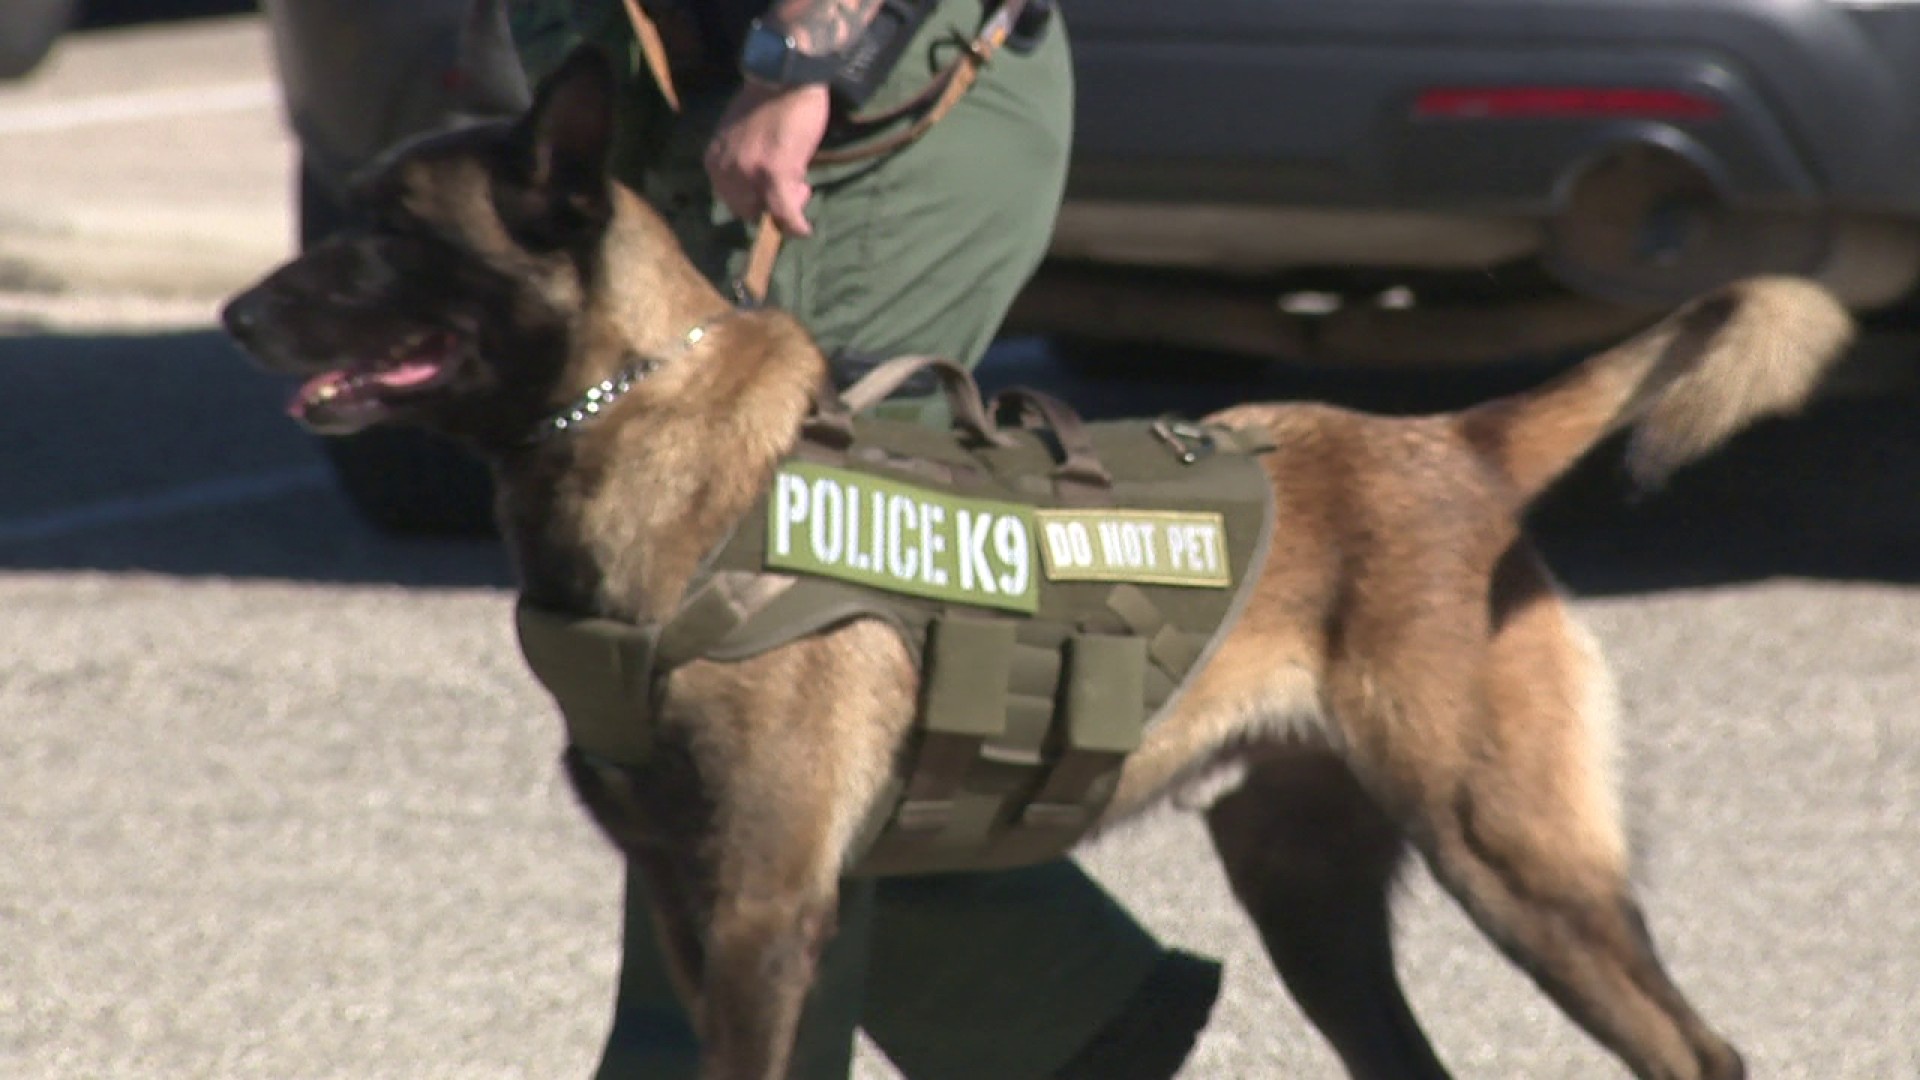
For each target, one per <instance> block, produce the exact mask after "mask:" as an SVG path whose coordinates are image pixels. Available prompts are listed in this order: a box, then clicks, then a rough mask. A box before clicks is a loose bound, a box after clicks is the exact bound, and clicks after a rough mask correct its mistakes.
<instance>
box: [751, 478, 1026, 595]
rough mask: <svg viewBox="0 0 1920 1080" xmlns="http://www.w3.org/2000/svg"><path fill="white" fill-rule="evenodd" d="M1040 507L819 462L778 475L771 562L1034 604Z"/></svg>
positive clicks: (927, 591)
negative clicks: (1036, 524)
mask: <svg viewBox="0 0 1920 1080" xmlns="http://www.w3.org/2000/svg"><path fill="white" fill-rule="evenodd" d="M1033 515H1034V509H1033V507H1030V506H1022V505H1020V504H1019V503H1009V502H998V501H995V500H991V499H971V498H965V497H962V496H959V495H955V494H952V493H951V492H947V491H942V490H940V489H938V488H925V487H920V486H918V485H914V484H906V483H901V482H899V481H897V480H891V479H888V478H885V477H878V476H873V475H870V474H868V473H862V472H855V471H853V470H851V469H840V468H835V467H833V466H830V465H817V464H814V463H812V462H804V461H789V462H787V463H785V464H783V465H781V466H780V468H779V470H778V471H777V472H775V473H774V476H773V494H772V497H771V498H770V499H769V500H768V507H767V566H768V568H770V569H776V570H792V571H797V572H799V573H805V574H818V575H820V576H822V577H830V578H837V579H839V580H841V581H847V582H852V583H854V584H857V585H867V586H871V587H873V588H876V589H882V590H885V591H887V592H898V593H906V594H908V595H911V596H925V597H929V598H932V599H935V600H946V601H951V602H953V603H959V604H972V605H974V606H977V607H990V608H1001V609H1003V610H1007V611H1019V612H1025V613H1027V614H1032V613H1033V612H1034V611H1035V610H1037V609H1038V608H1039V606H1040V584H1039V569H1038V568H1039V564H1040V557H1039V554H1038V553H1037V552H1036V551H1035V550H1034V541H1033V537H1034V527H1033V520H1034V518H1033Z"/></svg>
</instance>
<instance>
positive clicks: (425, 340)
mask: <svg viewBox="0 0 1920 1080" xmlns="http://www.w3.org/2000/svg"><path fill="white" fill-rule="evenodd" d="M459 344H460V339H459V337H458V336H457V335H455V334H453V333H452V332H450V331H446V330H429V331H422V332H420V333H417V334H412V335H409V336H408V337H406V338H405V339H403V340H401V341H399V342H398V343H396V344H395V345H394V346H393V347H392V348H391V349H389V350H387V352H386V354H385V355H384V356H380V357H377V358H375V359H372V360H363V361H358V362H355V363H352V364H349V365H347V366H345V367H341V368H335V369H334V370H332V371H328V372H325V373H323V374H320V375H316V376H314V377H313V378H311V379H308V380H307V381H306V382H305V383H304V384H302V385H301V387H300V389H299V390H298V391H296V392H295V394H294V396H293V400H292V401H291V402H289V403H288V404H287V412H288V414H289V415H291V416H292V417H293V418H294V419H295V420H298V421H299V422H300V423H302V424H304V425H306V426H307V427H309V428H311V429H313V430H314V431H318V432H321V433H324V434H335V435H339V434H346V433H349V432H354V431H358V430H360V429H361V428H364V427H366V426H368V425H369V424H374V423H377V422H379V421H380V420H382V419H383V418H385V417H386V416H387V414H388V413H389V412H390V410H391V405H392V403H393V402H394V401H395V400H397V399H399V398H403V397H406V396H407V395H411V394H417V393H420V392H422V391H425V390H429V389H432V388H433V387H436V386H439V385H440V384H441V383H443V382H445V381H446V378H447V376H448V375H449V374H450V373H451V372H452V370H453V365H454V359H455V355H456V353H457V352H458V349H459Z"/></svg>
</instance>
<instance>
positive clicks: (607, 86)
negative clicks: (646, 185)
mask: <svg viewBox="0 0 1920 1080" xmlns="http://www.w3.org/2000/svg"><path fill="white" fill-rule="evenodd" d="M615 93H616V88H615V85H614V75H613V65H612V63H611V62H610V61H609V60H608V59H607V56H606V54H605V53H603V52H601V51H600V50H599V49H597V48H595V47H593V46H591V45H583V46H580V47H579V48H577V49H575V50H574V51H573V53H572V54H571V55H569V56H568V57H567V59H566V61H565V62H564V63H562V64H561V65H560V67H559V69H558V70H556V71H554V73H553V74H552V75H549V76H548V77H547V78H546V80H545V81H544V82H542V83H541V84H540V89H539V91H538V92H537V93H536V94H535V96H534V102H533V108H532V109H531V110H530V111H529V112H528V113H527V117H526V119H525V120H524V121H523V122H522V133H521V134H522V145H523V146H524V147H525V148H526V153H527V154H528V158H529V160H528V161H527V180H528V184H529V187H530V188H531V190H532V191H533V192H534V193H535V194H537V195H538V196H540V199H541V202H542V203H543V209H544V210H545V211H546V214H547V215H548V222H547V224H548V225H549V226H551V227H556V228H557V230H558V231H561V232H568V231H572V230H573V229H577V228H581V227H593V226H598V225H602V224H604V223H605V222H606V220H607V217H608V215H609V213H610V210H611V208H610V203H609V197H608V192H607V183H608V180H607V158H608V155H609V154H610V152H611V150H612V147H613V123H614V95H615Z"/></svg>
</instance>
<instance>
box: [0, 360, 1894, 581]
mask: <svg viewBox="0 0 1920 1080" xmlns="http://www.w3.org/2000/svg"><path fill="white" fill-rule="evenodd" d="M1545 371H1546V369H1544V368H1542V369H1532V370H1526V371H1511V372H1506V373H1503V374H1500V375H1494V376H1486V375H1479V376H1471V377H1469V376H1461V375H1428V376H1423V377H1422V379H1421V380H1419V381H1418V382H1415V381H1411V380H1408V379H1406V378H1404V377H1397V378H1384V377H1368V376H1360V375H1352V374H1348V375H1343V376H1338V377H1334V376H1329V375H1327V374H1326V373H1324V372H1318V373H1315V372H1306V371H1301V370H1290V369H1285V368H1276V367H1273V366H1270V365H1266V366H1261V365H1249V364H1245V363H1236V362H1232V361H1226V360H1217V361H1215V360H1209V361H1208V362H1206V363H1203V364H1196V363H1194V362H1192V361H1191V359H1189V360H1188V361H1187V362H1185V363H1183V364H1181V365H1180V366H1179V368H1178V370H1174V369H1173V368H1171V367H1170V366H1169V365H1168V364H1166V363H1164V362H1162V361H1158V360H1155V359H1153V358H1151V357H1147V356H1137V357H1128V356H1126V355H1120V354H1111V353H1110V354H1106V355H1103V356H1100V357H1092V356H1082V357H1077V358H1070V359H1067V360H1061V359H1060V358H1058V357H1056V356H1054V355H1052V354H1050V353H1049V352H1048V351H1047V350H1045V349H1043V348H1041V347H1040V346H1038V345H1037V344H1035V343H1032V342H1025V343H1015V344H1014V345H1012V346H1010V347H1007V348H1003V349H1000V350H996V352H995V354H994V355H992V356H991V357H989V359H988V361H987V363H986V364H985V365H983V367H982V369H981V380H982V383H983V384H984V385H985V386H986V387H987V388H988V389H989V390H991V389H993V388H996V387H1000V386H1005V385H1009V384H1012V383H1026V384H1029V385H1036V386H1040V387H1041V388H1043V389H1049V390H1052V391H1054V392H1056V393H1059V394H1061V395H1062V396H1064V397H1066V398H1068V399H1069V400H1071V401H1073V402H1074V403H1075V404H1076V405H1077V406H1079V407H1080V408H1081V409H1082V411H1084V412H1085V413H1086V414H1088V415H1089V416H1093V417H1105V416H1118V415H1127V414H1139V413H1158V412H1163V411H1169V410H1171V411H1180V412H1184V413H1187V414H1189V415H1193V414H1198V413H1202V412H1204V411H1206V410H1207V409H1210V408H1213V407H1217V406H1219V405H1223V404H1227V403H1231V402H1234V401H1242V400H1250V399H1259V398H1284V397H1290V396H1291V397H1303V396H1313V397H1320V398H1324V399H1331V400H1336V401H1339V402H1341V403H1345V404H1352V405H1356V406H1359V407H1366V408H1373V409H1380V410H1385V411H1398V412H1409V411H1427V410H1431V409H1435V408H1441V407H1450V406H1453V405H1458V404H1462V403H1465V402H1469V401H1473V400H1479V399H1482V398H1485V397H1487V396H1490V395H1492V394H1495V393H1499V392H1504V391H1507V390H1511V389H1514V388H1517V387H1518V386H1521V385H1524V384H1526V383H1528V382H1530V381H1533V380H1535V379H1537V378H1539V377H1541V375H1543V374H1545ZM0 379H3V380H4V383H5V386H6V391H5V393H4V394H0V461H5V462H6V465H7V467H6V468H5V469H4V470H0V570H6V569H13V570H96V571H106V572H153V573H164V574H177V575H187V576H194V575H217V576H222V577H262V578H276V579H293V580H308V581H316V582H375V583H391V584H396V585H403V586H418V587H502V586H506V585H508V584H509V582H510V580H511V579H510V575H509V572H508V568H507V564H506V560H505V558H504V556H503V554H502V553H501V552H500V550H499V549H498V546H497V545H496V544H495V543H494V542H492V541H490V540H485V539H472V540H419V539H395V538H392V537H388V536H385V535H382V534H380V533H378V532H376V531H375V530H373V529H371V528H369V527H367V526H366V525H364V524H363V523H361V522H360V521H359V520H358V519H357V518H356V517H355V515H354V514H353V512H352V510H351V508H350V507H349V506H348V504H347V502H346V501H345V499H344V498H342V496H341V495H340V494H339V493H338V491H337V489H336V488H335V486H334V485H333V483H332V477H331V474H330V473H329V471H328V468H327V466H326V464H325V459H324V456H323V455H322V453H321V452H320V450H319V449H318V447H317V445H316V442H315V440H314V439H312V438H311V437H309V436H307V435H306V434H304V433H302V432H301V431H300V430H299V429H298V428H297V427H295V425H294V424H293V423H292V422H291V421H289V420H287V419H286V418H285V417H284V416H283V415H282V414H281V409H280V406H281V402H282V400H283V399H284V397H285V395H286V393H287V391H288V387H287V385H286V384H285V383H284V382H282V381H279V380H276V379H273V378H271V377H268V376H266V375H263V374H261V373H259V372H257V371H254V370H253V369H252V368H250V367H249V366H247V364H246V363H245V362H244V360H242V359H241V357H240V355H239V353H238V352H237V351H236V350H235V349H233V347H232V346H231V345H229V344H228V343H227V341H226V340H225V338H223V337H222V336H221V335H219V334H218V333H216V332H214V331H211V330H207V331H195V332H185V333H170V334H154V335H132V336H94V337H85V336H62V335H30V336H17V337H0ZM1917 406H1920V401H1916V400H1915V396H1914V395H1913V394H1912V393H1911V392H1907V391H1903V392H1897V393H1888V394H1881V395H1876V396H1871V397H1845V398H1841V397H1835V398H1833V399H1830V400H1826V401H1822V402H1820V403H1819V404H1817V405H1815V406H1814V407H1813V408H1812V409H1811V410H1810V411H1809V412H1808V413H1806V414H1805V415H1803V416H1801V417H1798V418H1795V419H1792V420H1786V421H1770V422H1767V423H1765V424H1763V425H1761V426H1759V427H1756V428H1755V429H1753V430H1752V431H1750V432H1748V433H1747V434H1745V435H1743V436H1742V437H1741V438H1739V439H1737V440H1736V441H1735V442H1734V444H1733V445H1731V446H1730V447H1729V448H1728V449H1727V450H1725V451H1723V452H1722V453H1721V454H1719V455H1717V456H1716V457H1714V458H1711V459H1709V460H1708V461H1706V462H1703V463H1701V464H1699V465H1697V466H1695V467H1693V468H1691V469H1688V470H1686V471H1684V472H1682V473H1681V474H1680V475H1678V476H1676V477H1675V478H1674V480H1673V482H1672V483H1671V484H1670V486H1669V487H1668V488H1667V489H1666V490H1665V491H1662V492H1659V493H1655V494H1652V495H1649V496H1645V497H1641V498H1632V497H1630V496H1629V495H1628V494H1627V492H1626V490H1625V484H1624V482H1623V481H1622V479H1621V473H1620V467H1619V461H1620V455H1619V451H1618V447H1607V448H1603V449H1602V451H1601V452H1600V453H1598V454H1597V455H1595V457H1594V458H1592V459H1590V460H1589V461H1588V462H1587V463H1586V465H1585V467H1583V468H1582V469H1581V470H1580V471H1579V472H1578V473H1576V474H1575V475H1574V476H1573V477H1571V478H1570V479H1569V480H1568V481H1567V482H1566V483H1565V484H1563V485H1562V487H1561V488H1560V489H1559V490H1558V491H1556V492H1555V493H1554V494H1553V495H1552V496H1550V497H1549V498H1548V500H1547V501H1546V502H1545V503H1544V504H1543V505H1542V506H1541V507H1540V508H1539V510H1538V512H1537V513H1536V515H1535V517H1536V521H1535V524H1536V527H1537V531H1538V533H1539V534H1540V536H1541V538H1542V541H1543V544H1544V546H1545V547H1546V548H1547V550H1548V553H1549V556H1550V558H1551V559H1552V561H1553V563H1554V565H1555V566H1556V568H1557V569H1558V570H1559V572H1560V573H1561V575H1562V576H1563V578H1564V579H1565V580H1566V581H1567V583H1568V584H1569V585H1570V586H1571V587H1572V588H1573V589H1574V590H1575V591H1576V592H1581V593H1589V594H1592V593H1619V592H1636V591H1645V590H1656V589H1668V588H1686V587H1701V586H1711V585H1715V584H1721V583H1729V582H1736V581H1747V580H1755V579H1763V578H1768V577H1774V576H1783V575H1784V576H1797V577H1813V578H1826V579H1836V580H1873V581H1895V582H1915V581H1920V499H1916V498H1914V497H1913V494H1912V493H1913V492H1914V491H1916V490H1920V423H1915V421H1914V416H1915V412H1916V407H1917ZM1282 527H1284V524H1283V526H1282Z"/></svg>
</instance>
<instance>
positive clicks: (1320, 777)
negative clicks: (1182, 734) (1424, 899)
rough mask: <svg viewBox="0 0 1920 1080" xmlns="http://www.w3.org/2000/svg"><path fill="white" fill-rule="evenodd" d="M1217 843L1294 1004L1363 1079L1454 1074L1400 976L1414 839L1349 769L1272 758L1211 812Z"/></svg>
mask: <svg viewBox="0 0 1920 1080" xmlns="http://www.w3.org/2000/svg"><path fill="white" fill-rule="evenodd" d="M1207 824H1208V827H1209V828H1210V829H1211V830H1212V833H1213V842H1214V846H1215V848H1216V849H1218V851H1219V852H1220V858H1221V861H1222V862H1223V863H1224V864H1225V866H1226V871H1227V876H1228V878H1229V879H1230V880H1231V881H1232V883H1233V890H1234V893H1235V895H1236V896H1238V897H1239V899H1240V903H1241V904H1242V905H1243V906H1244V907H1245V908H1246V910H1247V912H1248V914H1249V915H1251V916H1252V918H1253V921H1254V923H1255V924H1256V925H1257V926H1258V927H1259V930H1260V937H1261V940H1262V941H1263V942H1264V943H1265V945H1266V948H1267V955H1268V956H1270V957H1271V958H1272V960H1273V964H1274V967H1275V968H1276V969H1278V971H1279V972H1280V977H1281V978H1282V979H1283V980H1284V981H1285V982H1286V985H1287V989H1288V990H1289V991H1291V992H1292V994H1293V997H1294V1000H1295V1001H1297V1002H1299V1003H1300V1007H1301V1008H1302V1009H1303V1010H1304V1011H1305V1012H1306V1014H1307V1017H1308V1019H1310V1020H1312V1021H1313V1024H1314V1026H1315V1027H1317V1028H1318V1029H1319V1030H1320V1032H1321V1034H1323V1035H1325V1036H1326V1038H1327V1040H1328V1041H1329V1042H1331V1043H1332V1044H1333V1047H1334V1050H1335V1051H1336V1052H1337V1053H1338V1054H1339V1055H1340V1058H1341V1060H1342V1061H1343V1062H1345V1063H1346V1067H1347V1071H1348V1072H1350V1073H1352V1074H1353V1075H1354V1076H1356V1077H1365V1078H1379V1080H1420V1078H1422V1077H1445V1076H1446V1075H1447V1074H1446V1070H1445V1069H1444V1068H1443V1067H1442V1066H1441V1065H1440V1062H1439V1060H1438V1059H1437V1058H1435V1057H1434V1054H1433V1050H1432V1048H1431V1047H1430V1046H1429V1045H1428V1043H1427V1039H1426V1036H1425V1035H1424V1034H1422V1033H1421V1031H1420V1027H1419V1024H1418V1023H1417V1022H1416V1021H1415V1020H1414V1017H1413V1013H1412V1011H1411V1010H1410V1009H1409V1008H1408V1007H1407V1002H1406V998H1405V997H1404V995H1403V994H1402V992H1401V989H1400V983H1399V980H1398V978H1397V977H1396V976H1395V973H1394V966H1393V944H1392V941H1391V939H1390V936H1389V934H1390V927H1389V918H1390V917H1389V913H1388V910H1387V906H1388V899H1389V892H1390V890H1391V888H1392V885H1393V877H1394V870H1395V867H1396V866H1397V865H1398V864H1399V861H1400V858H1401V855H1402V853H1403V851H1404V848H1405V842H1404V840H1403V839H1402V837H1401V835H1400V831H1399V829H1398V828H1397V827H1396V826H1395V825H1394V823H1393V822H1392V821H1390V820H1389V819H1388V818H1387V816H1386V815H1385V814H1384V813H1383V812H1382V811H1381V810H1380V808H1379V806H1378V804H1376V803H1375V802H1374V801H1373V799H1372V797H1371V796H1369V795H1368V794H1367V793H1366V792H1365V791H1364V790H1362V789H1361V787H1360V785H1359V783H1358V782H1357V781H1356V780H1355V779H1354V778H1353V774H1352V773H1351V772H1349V771H1348V769H1347V766H1346V764H1345V762H1343V761H1341V760H1340V759H1339V758H1337V757H1335V756H1334V755H1332V754H1330V753H1328V752H1325V751H1311V750H1296V749H1291V748H1285V749H1278V750H1275V751H1265V752H1260V753H1258V754H1256V755H1255V756H1254V757H1253V758H1251V759H1250V760H1249V761H1248V772H1247V776H1246V780H1245V782H1244V783H1242V784H1241V786H1240V787H1239V788H1237V789H1236V790H1234V791H1233V792H1231V793H1230V794H1228V795H1226V796H1225V797H1223V798H1221V799H1220V800H1219V801H1218V802H1216V803H1214V805H1213V807H1212V809H1210V810H1209V811H1208V813H1207Z"/></svg>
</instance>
